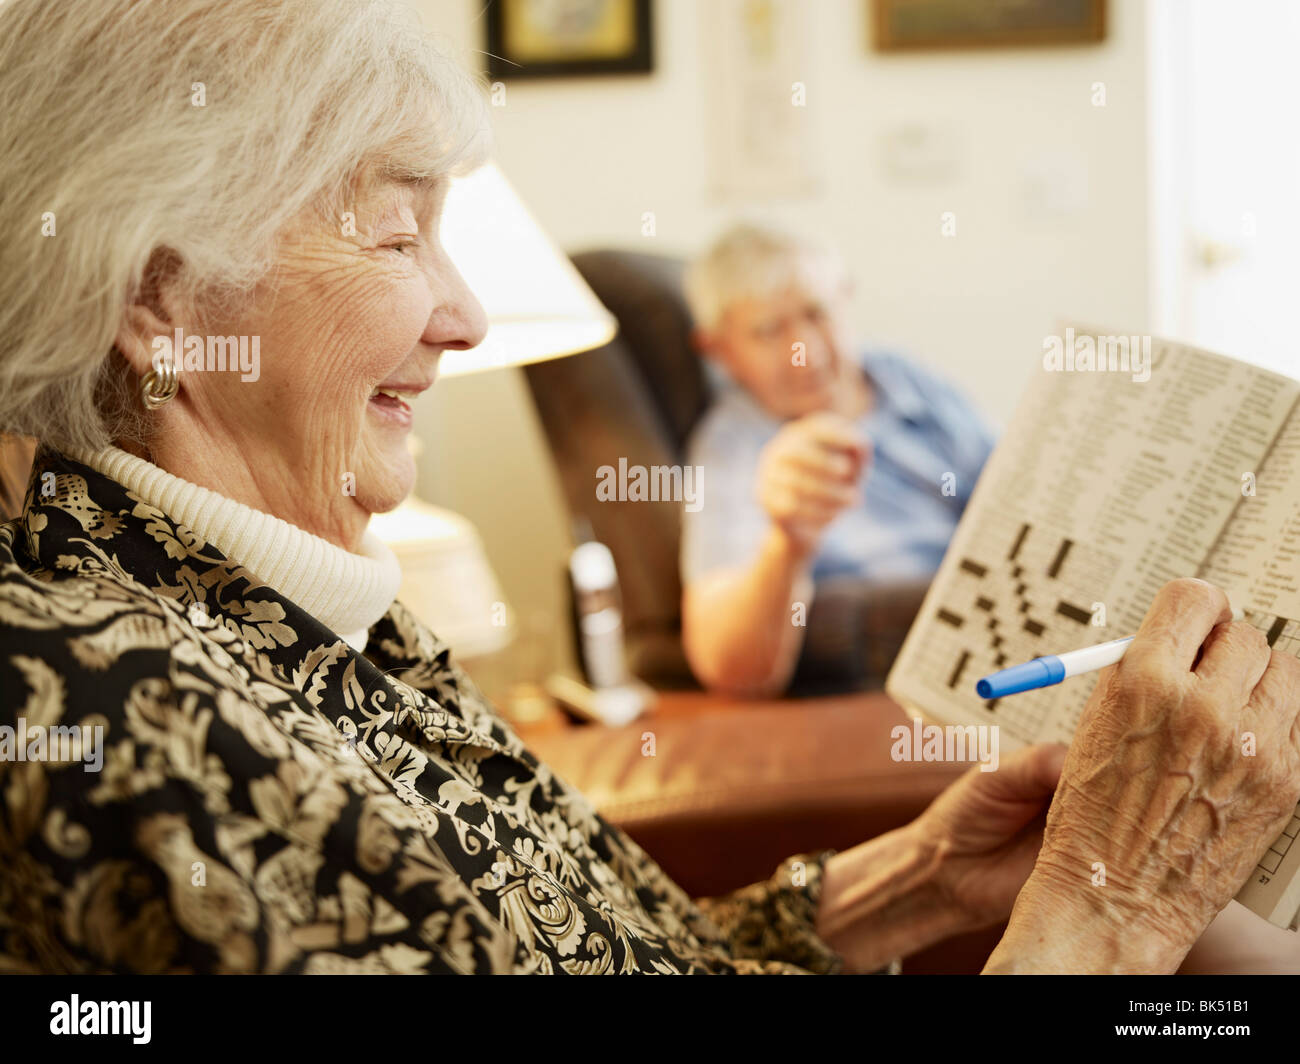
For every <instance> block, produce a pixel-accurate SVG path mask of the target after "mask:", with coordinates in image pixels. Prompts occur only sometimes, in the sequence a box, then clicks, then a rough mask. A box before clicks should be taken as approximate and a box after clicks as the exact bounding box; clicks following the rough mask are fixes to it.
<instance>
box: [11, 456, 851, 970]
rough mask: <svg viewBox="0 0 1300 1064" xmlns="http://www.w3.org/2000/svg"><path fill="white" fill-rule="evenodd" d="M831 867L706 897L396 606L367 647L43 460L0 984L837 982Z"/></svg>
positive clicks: (15, 686) (15, 727)
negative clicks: (804, 977)
mask: <svg viewBox="0 0 1300 1064" xmlns="http://www.w3.org/2000/svg"><path fill="white" fill-rule="evenodd" d="M96 729H99V730H98V731H97V730H96ZM97 736H98V737H99V739H100V742H99V744H98V746H97V747H96V745H95V744H96V737H97ZM24 744H25V745H24ZM96 749H97V751H98V753H97V754H96V755H95V757H94V758H93V759H92V756H91V755H92V752H93V751H95V750H96ZM101 759H102V760H101ZM95 761H99V762H100V763H99V764H98V767H96V765H95ZM88 769H90V770H88ZM827 856H828V855H827V854H818V855H809V856H805V857H802V858H792V859H791V860H790V861H787V862H786V863H785V864H784V865H782V867H781V868H780V869H778V870H777V872H776V873H775V875H774V876H773V877H772V879H771V880H769V881H768V882H766V883H762V884H757V885H755V886H752V887H749V888H746V889H744V890H741V891H739V892H737V893H735V894H733V895H730V896H728V897H726V898H721V899H713V900H710V901H702V902H692V901H691V900H690V899H689V898H688V897H686V895H685V894H684V893H683V892H682V891H681V889H680V888H679V887H677V886H676V885H675V884H674V883H673V882H672V881H671V880H670V879H669V878H668V877H667V876H666V875H665V874H664V873H663V872H662V871H661V870H660V868H659V867H658V866H657V865H656V864H655V863H654V861H652V860H651V859H650V858H649V857H648V856H647V855H646V854H645V853H644V852H643V851H642V850H641V849H640V848H639V847H638V846H637V845H636V844H635V843H634V842H632V841H631V840H630V839H629V838H628V837H627V836H626V835H624V834H623V833H622V832H621V831H619V830H618V829H617V828H615V827H613V826H611V825H610V824H608V823H606V822H605V821H604V820H603V819H602V818H601V817H600V816H599V815H598V814H597V813H596V812H595V811H594V810H593V809H592V807H591V806H590V805H589V804H588V802H587V801H586V799H584V798H583V796H582V795H581V794H579V793H578V792H577V791H576V790H574V788H572V787H571V786H569V785H568V784H566V783H565V782H564V781H563V780H561V779H559V778H557V777H556V776H555V775H554V774H553V773H551V772H550V771H549V770H548V769H547V767H546V766H545V765H543V764H540V763H539V762H538V761H537V759H536V758H534V757H533V756H532V755H531V754H530V753H529V752H528V751H527V750H526V749H524V747H523V744H522V743H521V742H520V741H519V739H518V738H517V737H516V736H515V735H514V734H513V733H512V732H511V730H510V728H509V727H508V726H507V725H506V724H505V722H504V721H503V720H502V719H501V718H500V717H499V716H498V715H497V714H496V713H495V712H494V711H493V709H492V708H491V707H490V706H489V705H487V704H486V702H485V700H484V699H483V698H482V696H481V695H480V694H479V693H478V692H477V690H476V689H475V688H474V686H473V684H472V683H471V682H470V681H469V680H468V678H467V677H466V676H465V674H464V673H463V672H462V671H461V670H460V669H459V667H458V666H457V665H456V664H455V663H454V662H452V661H451V659H450V657H449V654H448V650H447V648H446V646H445V645H443V644H442V643H440V642H439V641H438V640H437V639H436V638H435V637H434V636H433V635H432V634H431V633H430V632H429V631H428V630H427V629H426V628H424V627H423V626H421V625H420V624H419V623H418V622H417V621H416V620H415V619H414V618H413V617H412V616H411V615H410V614H409V613H408V612H407V611H406V610H405V609H403V608H402V607H401V605H400V604H394V605H393V607H392V608H391V609H390V610H389V611H388V613H387V614H386V615H385V616H384V617H383V618H382V619H381V620H380V621H379V622H378V623H377V624H376V625H375V626H374V627H373V628H372V629H371V631H370V636H369V643H368V645H367V649H366V651H365V653H364V654H359V653H357V652H356V651H354V650H352V649H351V648H350V647H349V646H348V645H347V644H345V643H344V642H342V641H341V640H340V639H339V638H338V637H337V636H336V635H335V634H334V633H333V632H331V631H329V630H328V629H326V628H325V627H324V626H323V625H322V624H320V622H318V621H316V620H315V619H314V618H313V617H311V616H309V615H308V614H306V613H304V612H303V611H302V610H300V609H299V608H298V607H297V606H295V605H294V603H293V602H290V601H288V600H287V599H285V598H283V597H281V596H280V595H279V594H277V593H276V591H275V590H274V589H272V588H270V587H266V586H264V585H260V584H258V582H257V581H256V580H255V579H254V577H253V576H252V575H251V574H250V573H249V572H248V571H246V570H245V569H243V568H241V567H240V565H239V564H237V563H236V562H234V561H232V560H229V559H227V558H225V557H224V556H223V555H222V554H221V553H219V552H218V551H217V550H215V549H214V548H213V547H212V546H211V545H209V544H207V543H205V542H203V541H202V540H201V539H200V538H199V537H197V536H196V535H195V534H194V533H193V532H192V531H190V530H189V529H187V528H185V527H183V526H180V525H178V524H176V523H175V522H173V521H172V520H171V519H169V518H168V516H167V515H166V514H164V513H162V512H161V511H159V510H157V509H155V508H154V507H152V506H150V505H148V504H146V503H145V502H143V501H142V500H141V499H139V498H138V497H136V496H135V495H134V494H132V493H131V492H129V491H127V489H126V488H124V487H123V486H122V485H120V484H118V483H117V482H115V481H113V480H111V479H109V478H108V477H105V476H103V475H102V474H100V473H97V472H96V471H94V470H93V469H91V468H89V467H87V466H84V465H81V464H78V463H76V462H73V461H71V460H69V459H67V458H64V457H62V456H60V455H58V454H55V453H52V452H48V451H44V452H42V453H41V454H39V455H38V457H37V460H36V465H35V468H34V470H33V474H32V480H31V483H30V485H29V488H28V495H27V503H26V507H25V509H24V512H23V514H22V515H21V517H19V518H18V519H17V520H15V521H12V522H10V523H8V524H6V525H0V971H9V972H32V971H39V972H155V973H156V972H176V973H181V972H263V973H273V972H413V973H414V972H572V973H595V972H665V973H672V972H791V973H794V972H804V971H812V972H831V971H836V970H838V968H839V966H840V962H839V959H838V958H837V957H836V956H835V954H834V953H833V952H832V951H831V950H830V949H829V947H827V945H826V944H825V943H824V942H822V941H821V940H820V939H818V938H817V937H816V935H815V934H814V932H813V924H814V918H815V914H816V910H817V903H818V896H819V888H820V883H821V872H822V868H823V864H824V861H825V859H826V857H827Z"/></svg>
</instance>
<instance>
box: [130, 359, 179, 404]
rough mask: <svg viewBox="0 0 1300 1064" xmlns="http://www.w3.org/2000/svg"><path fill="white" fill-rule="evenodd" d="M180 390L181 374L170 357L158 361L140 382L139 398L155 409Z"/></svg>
mask: <svg viewBox="0 0 1300 1064" xmlns="http://www.w3.org/2000/svg"><path fill="white" fill-rule="evenodd" d="M180 390H181V375H180V373H179V372H178V371H177V369H176V363H175V362H173V361H172V360H171V359H170V358H168V359H164V360H162V361H161V362H159V363H158V364H157V366H156V368H154V369H152V370H150V371H149V372H148V373H147V374H146V375H145V378H144V380H142V381H141V382H140V398H141V399H142V400H143V401H144V405H145V406H146V407H148V408H149V409H150V410H157V409H158V408H159V407H160V406H162V405H163V404H164V403H166V402H170V401H171V400H172V399H175V398H176V393H177V392H179V391H180Z"/></svg>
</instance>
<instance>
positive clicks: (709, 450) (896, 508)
mask: <svg viewBox="0 0 1300 1064" xmlns="http://www.w3.org/2000/svg"><path fill="white" fill-rule="evenodd" d="M861 364H862V368H863V372H864V373H865V374H866V375H867V377H868V379H869V381H870V382H871V385H872V387H873V389H874V391H875V403H874V404H873V406H872V409H871V410H870V411H869V412H868V413H866V414H864V415H863V416H862V417H860V418H859V419H858V420H857V422H856V425H857V427H858V428H859V429H860V430H861V431H862V432H863V433H864V434H865V435H866V436H867V438H868V439H870V440H871V444H872V458H871V467H870V469H869V470H868V472H867V475H866V480H865V483H864V484H863V485H862V489H863V490H862V495H863V500H862V503H861V505H859V506H855V507H852V508H850V509H848V510H846V511H844V512H843V513H841V514H840V515H839V516H838V517H837V518H836V519H835V520H834V521H832V522H831V523H830V525H828V526H827V527H826V530H825V532H824V533H823V536H822V541H821V546H820V549H819V551H818V553H817V557H816V559H815V561H814V563H813V577H814V579H816V580H821V579H824V578H826V577H830V576H838V575H853V576H858V577H862V578H864V579H866V580H870V581H873V582H880V583H885V582H890V581H894V580H907V579H913V578H924V577H927V576H930V575H932V574H933V573H934V572H935V570H936V569H938V567H939V562H940V561H941V560H942V558H943V553H944V551H945V550H946V549H947V546H948V541H949V539H951V538H952V533H953V530H954V529H955V528H956V527H957V520H958V519H959V518H960V517H961V512H962V510H963V509H964V508H965V506H966V503H967V501H968V500H969V499H970V494H971V490H972V489H973V488H974V487H975V481H976V479H977V478H978V477H979V473H980V469H981V468H983V466H984V462H985V460H986V459H987V458H988V456H989V452H990V451H991V450H992V448H993V437H992V434H991V433H990V431H989V429H988V427H987V426H986V425H985V423H984V422H983V420H982V419H981V418H980V417H979V415H978V414H977V413H976V411H975V409H974V407H972V406H971V404H970V403H969V402H968V401H967V400H966V399H965V397H963V396H962V395H961V394H960V393H959V392H958V391H957V390H956V389H955V388H953V387H952V386H951V385H950V384H948V383H947V382H946V381H944V380H942V379H940V378H939V377H937V376H936V375H934V374H932V373H929V372H927V371H926V370H924V369H921V368H920V367H918V366H916V365H915V364H913V363H911V362H908V361H907V360H905V359H903V358H900V357H898V356H896V355H892V354H887V353H881V352H870V353H867V354H865V355H864V356H863V357H862V359H861ZM781 425H782V422H781V421H780V420H779V419H777V418H774V417H772V415H770V414H769V413H767V411H765V410H764V409H763V408H762V407H761V406H760V405H759V404H758V403H757V402H756V401H755V400H754V399H753V398H752V397H751V396H750V395H749V393H748V392H746V391H745V390H744V389H743V388H741V387H740V386H738V385H736V384H734V383H731V382H729V381H728V382H726V383H724V385H723V387H722V389H721V391H720V393H719V395H718V398H717V400H716V401H715V402H714V404H713V406H711V407H710V408H709V410H708V412H707V413H706V414H705V415H704V418H703V419H702V420H701V421H700V424H699V425H698V426H697V427H696V429H695V431H694V432H693V433H692V435H691V439H690V442H689V444H688V446H687V452H688V458H687V461H688V462H689V463H690V464H691V465H695V466H702V467H703V469H704V479H703V488H704V491H703V499H702V506H701V507H700V509H698V510H697V511H695V512H693V513H692V512H689V511H688V512H687V513H685V515H684V517H683V520H684V526H683V528H682V557H681V569H682V580H683V582H685V583H690V582H691V581H693V580H696V579H698V578H699V577H701V576H703V575H704V574H706V573H708V572H711V571H713V570H715V569H720V568H730V567H734V566H737V565H744V564H747V563H749V562H751V561H752V560H753V559H754V558H755V557H756V556H757V552H758V549H759V546H760V544H761V543H762V540H763V537H764V535H765V534H766V532H767V530H768V528H769V527H770V524H771V522H770V519H769V518H768V516H767V513H766V511H764V510H763V508H762V506H761V505H760V503H759V501H758V497H757V492H756V476H757V469H758V458H759V452H760V451H761V450H762V449H763V447H764V445H765V444H766V443H767V442H768V441H769V440H771V439H772V437H773V436H775V435H776V434H777V432H778V431H779V430H780V428H781ZM945 474H951V478H950V479H946V478H945ZM945 483H948V484H950V486H951V490H952V492H953V493H952V494H951V495H945V494H944V486H945Z"/></svg>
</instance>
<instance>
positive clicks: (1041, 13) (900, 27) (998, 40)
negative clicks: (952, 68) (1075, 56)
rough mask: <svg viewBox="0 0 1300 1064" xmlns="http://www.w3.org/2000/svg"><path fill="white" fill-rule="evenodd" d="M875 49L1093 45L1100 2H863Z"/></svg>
mask: <svg viewBox="0 0 1300 1064" xmlns="http://www.w3.org/2000/svg"><path fill="white" fill-rule="evenodd" d="M868 2H869V3H870V4H871V18H870V20H869V21H870V23H871V27H872V44H873V46H874V47H875V49H876V51H878V52H907V51H922V50H929V49H941V48H948V49H953V48H1003V47H1014V46H1033V45H1052V44H1095V43H1097V42H1098V41H1101V40H1104V39H1105V37H1106V0H978V2H977V3H972V2H971V0H868Z"/></svg>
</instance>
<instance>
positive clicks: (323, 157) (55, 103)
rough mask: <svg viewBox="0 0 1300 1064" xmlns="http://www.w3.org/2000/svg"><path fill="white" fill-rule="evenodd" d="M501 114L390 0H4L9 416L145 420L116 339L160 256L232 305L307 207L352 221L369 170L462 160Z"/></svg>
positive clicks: (87, 428) (1, 100)
mask: <svg viewBox="0 0 1300 1064" xmlns="http://www.w3.org/2000/svg"><path fill="white" fill-rule="evenodd" d="M200 83H201V84H200ZM487 128H488V127H487V119H486V106H485V103H484V100H483V94H482V92H481V90H480V87H479V86H478V84H477V83H476V82H475V80H474V79H473V78H472V77H471V76H470V75H469V74H467V73H465V72H464V71H462V70H461V69H460V68H459V67H457V66H456V65H455V64H454V63H453V62H452V60H451V59H449V58H448V57H446V56H445V55H443V54H442V53H441V52H440V51H439V50H438V49H437V48H436V47H435V46H434V45H433V44H432V43H431V42H430V41H429V40H428V38H427V37H426V36H425V34H424V33H423V31H422V30H421V28H420V26H419V22H418V20H417V19H416V17H415V16H414V15H413V14H411V13H410V12H409V11H407V10H406V9H404V8H402V7H400V6H397V5H390V4H389V3H387V2H385V0H221V2H220V3H215V2H213V0H57V2H51V0H6V2H0V190H3V191H2V193H0V232H2V233H3V234H4V239H3V241H0V432H15V433H20V434H24V435H31V436H37V437H39V438H41V439H42V440H44V441H46V442H48V443H50V444H52V445H53V446H55V447H57V448H61V449H80V448H98V447H102V446H104V445H106V444H107V443H108V442H109V441H110V440H113V439H118V438H123V437H124V436H133V435H137V434H138V433H139V431H141V429H142V426H141V424H140V423H139V422H138V421H136V420H135V418H137V417H138V416H139V415H137V414H135V413H133V412H134V411H138V410H139V400H138V397H137V396H136V394H135V386H136V384H137V383H138V380H137V379H136V378H134V377H133V376H132V375H130V374H129V373H128V372H127V370H126V367H125V364H124V363H123V362H122V360H121V359H120V358H110V357H109V354H110V352H111V350H112V345H113V341H114V336H115V334H116V333H117V331H118V328H119V324H120V322H121V321H122V318H123V314H124V312H125V308H126V307H127V305H128V304H129V303H130V302H133V301H135V300H136V299H137V298H139V297H140V295H141V293H142V292H145V291H147V288H148V286H149V285H150V283H151V281H150V276H147V274H152V272H153V271H154V270H155V269H156V268H157V263H158V262H159V261H162V262H165V263H166V264H167V267H168V269H169V271H170V275H171V277H170V279H172V280H174V283H175V285H176V289H175V291H176V294H177V296H178V298H180V299H188V300H191V301H192V302H193V303H194V305H213V306H218V305H220V306H226V307H227V308H228V307H229V305H230V304H231V303H232V302H235V303H237V301H238V299H239V297H240V296H241V295H243V294H246V293H247V292H248V291H249V290H250V288H251V287H252V286H253V285H254V284H255V283H256V282H257V281H258V280H259V279H260V278H261V277H263V276H264V275H265V273H266V271H267V269H268V268H269V266H270V264H271V262H272V257H273V253H274V248H275V243H276V238H277V236H278V235H279V234H281V233H283V232H284V231H285V230H286V227H287V226H288V224H289V223H290V222H291V221H293V220H294V219H295V218H297V217H298V216H299V215H301V214H303V213H304V212H306V213H307V214H308V216H310V214H311V211H313V210H316V211H319V212H320V215H321V219H322V221H324V219H325V218H327V217H328V218H331V224H342V222H341V219H340V218H339V213H340V212H341V211H343V210H346V209H348V207H347V201H348V196H349V193H350V191H351V190H353V189H355V188H356V187H357V183H358V182H359V181H361V180H362V179H364V178H366V177H367V176H369V175H371V174H376V175H378V174H380V173H383V174H389V173H391V174H393V175H395V176H398V177H403V178H422V177H433V176H437V175H440V174H449V173H455V172H459V171H461V170H464V169H467V168H469V167H470V166H472V165H474V164H475V163H477V162H478V161H480V160H481V158H482V157H483V155H484V153H485V151H486V148H487ZM43 230H44V233H43ZM51 231H52V232H53V235H49V233H50V232H51ZM210 301H211V302H210Z"/></svg>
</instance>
